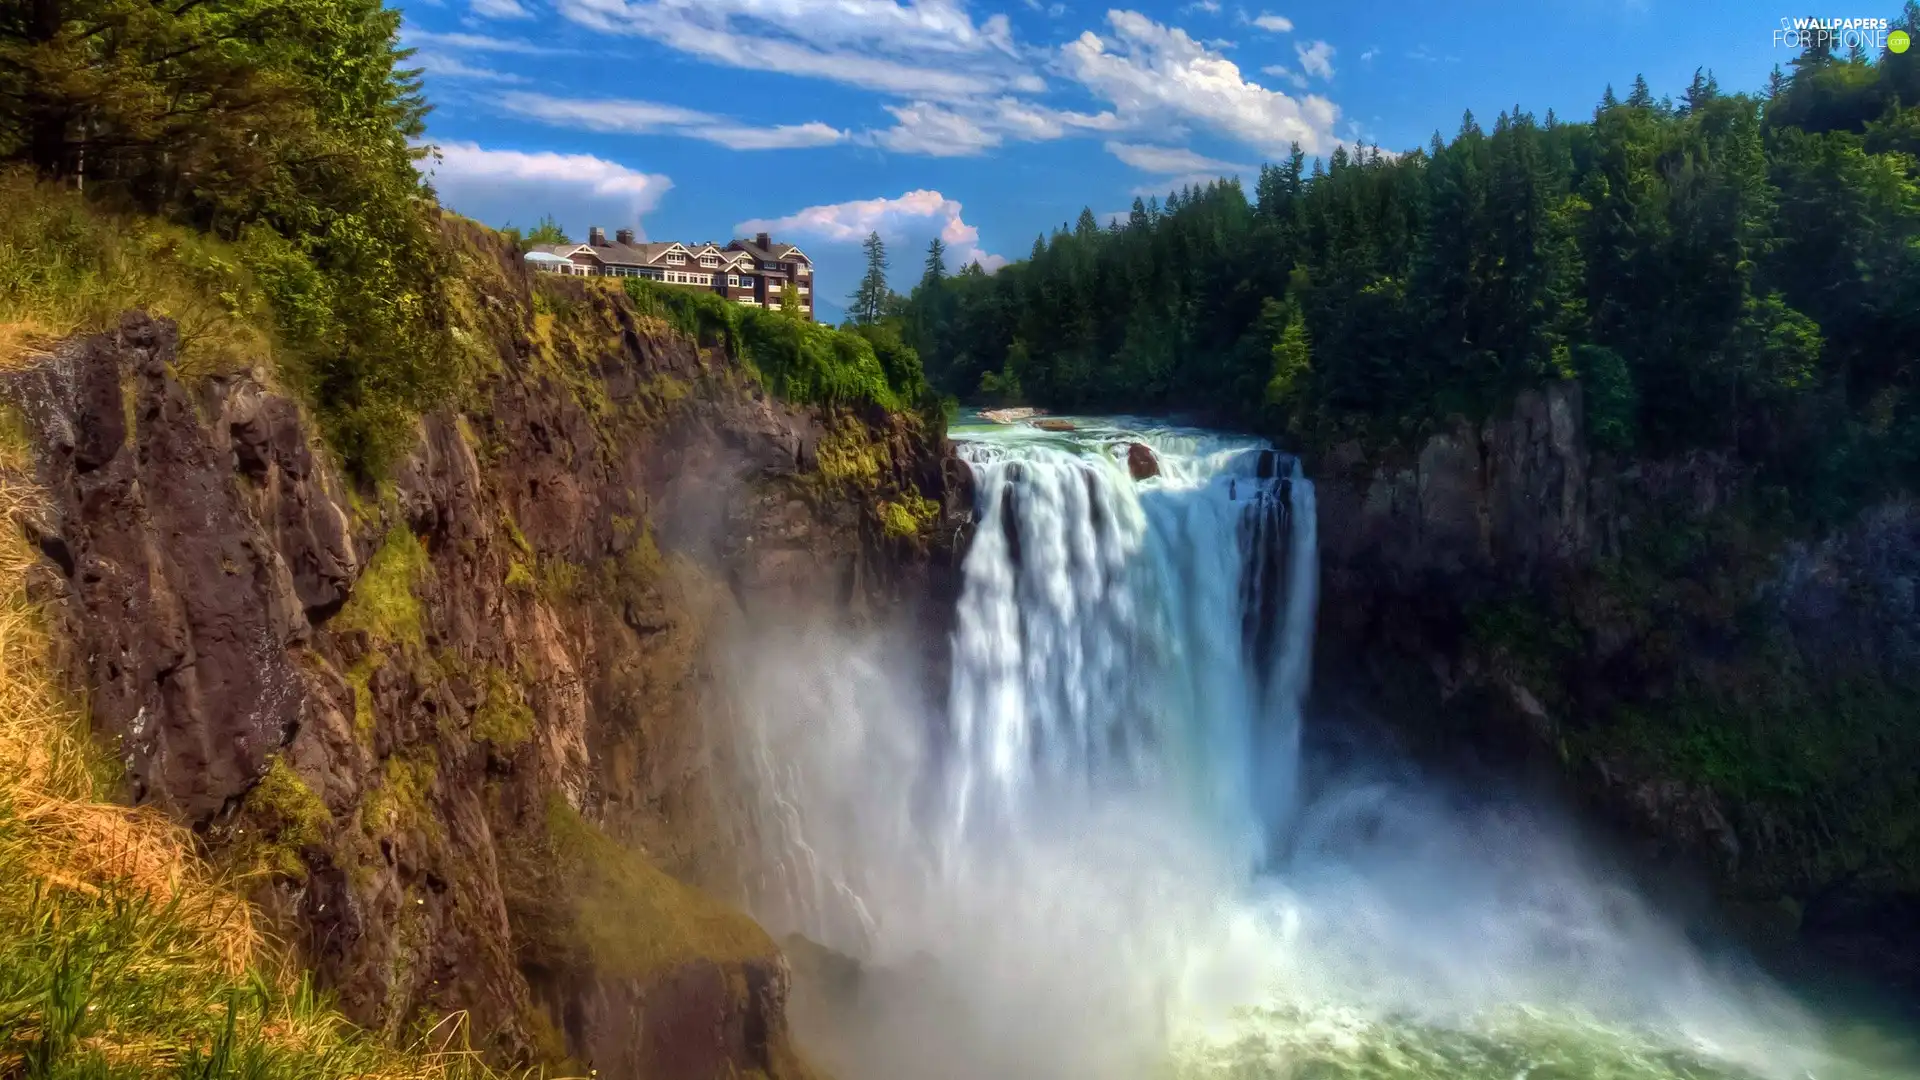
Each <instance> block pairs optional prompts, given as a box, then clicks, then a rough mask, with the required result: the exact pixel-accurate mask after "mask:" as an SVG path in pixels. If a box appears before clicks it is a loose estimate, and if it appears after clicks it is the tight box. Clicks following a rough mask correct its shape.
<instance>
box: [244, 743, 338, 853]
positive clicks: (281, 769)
mask: <svg viewBox="0 0 1920 1080" xmlns="http://www.w3.org/2000/svg"><path fill="white" fill-rule="evenodd" d="M245 809H246V817H247V818H248V819H249V820H251V821H253V822H254V825H255V828H256V829H257V830H259V832H258V833H256V835H255V836H254V837H253V838H252V839H253V842H252V843H246V844H244V845H243V849H244V850H245V851H246V852H247V854H248V855H249V856H250V858H249V859H248V861H250V862H252V863H254V864H255V865H258V866H262V867H264V868H266V869H268V870H270V871H271V872H273V873H276V874H284V875H286V876H288V877H294V878H301V879H304V878H305V877H306V876H307V867H306V863H305V862H304V861H303V860H302V859H301V857H300V856H301V852H303V851H305V850H306V849H308V848H316V847H319V846H321V845H322V844H323V843H324V842H325V841H326V837H327V833H328V830H329V828H330V826H331V825H332V823H333V819H332V816H331V815H329V814H328V813H327V805H326V803H323V802H321V801H320V796H318V795H316V794H314V792H313V789H312V788H310V787H308V786H307V783H306V781H304V780H302V779H300V774H299V773H297V772H294V771H293V766H291V765H288V764H287V761H286V759H285V758H283V757H279V756H275V757H274V759H273V762H272V764H271V765H269V766H268V767H267V773H266V775H265V776H262V777H261V778H260V782H259V783H257V784H255V785H254V786H253V790H252V791H249V792H248V793H247V798H246V806H245Z"/></svg>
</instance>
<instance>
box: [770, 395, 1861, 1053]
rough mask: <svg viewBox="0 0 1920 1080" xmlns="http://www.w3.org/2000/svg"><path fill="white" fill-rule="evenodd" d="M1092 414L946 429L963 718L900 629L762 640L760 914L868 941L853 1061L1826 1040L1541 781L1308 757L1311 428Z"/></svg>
mask: <svg viewBox="0 0 1920 1080" xmlns="http://www.w3.org/2000/svg"><path fill="white" fill-rule="evenodd" d="M1075 423H1076V430H1074V431H1073V432H1071V433H1053V432H1041V431H1038V430H1035V429H1032V428H1016V427H991V428H988V427H979V428H969V429H962V430H959V431H956V437H957V438H959V439H961V440H964V441H963V442H962V443H961V449H960V452H961V454H962V456H963V457H964V458H965V460H966V461H967V462H968V463H969V465H970V466H971V467H972V469H973V471H974V478H975V487H976V491H977V493H978V494H977V508H976V533H975V536H974V539H973V542H972V546H971V548H970V550H969V552H968V555H967V557H966V562H965V564H964V587H963V591H962V595H961V597H960V600H959V609H958V611H957V612H956V629H955V632H954V639H953V656H952V673H951V685H950V696H949V702H948V708H947V711H946V715H945V717H944V718H938V717H929V716H924V715H919V714H918V712H917V711H916V710H915V709H914V708H912V707H911V706H909V705H908V704H907V703H908V702H911V701H913V700H914V699H915V696H914V695H913V694H912V693H910V692H908V688H909V687H910V686H911V685H912V679H913V678H914V673H913V672H912V671H911V668H910V665H909V664H908V663H907V662H906V661H905V660H904V658H903V657H902V656H901V655H900V652H899V650H897V649H894V648H893V647H891V645H890V644H889V643H888V642H887V641H886V640H885V639H878V640H874V641H866V642H848V641H843V640H836V639H832V638H831V637H829V636H826V635H822V634H820V633H818V632H814V633H810V634H806V635H801V636H796V637H793V638H790V639H783V640H779V641H773V640H767V639H765V638H762V639H759V640H756V641H754V642H753V643H752V645H751V647H750V648H748V649H743V650H741V652H740V655H741V656H743V657H750V658H751V662H750V663H745V664H743V665H742V666H741V667H740V669H739V670H738V672H737V678H736V680H735V685H736V686H737V687H738V689H739V693H740V698H741V700H740V702H739V704H740V705H741V706H742V712H743V717H744V719H745V721H746V723H745V724H744V728H745V735H746V737H747V739H748V740H749V749H750V751H751V752H750V754H749V755H748V756H749V758H750V760H752V761H754V762H756V763H757V766H758V770H757V771H758V775H757V782H758V791H757V796H758V805H759V808H760V809H759V820H758V822H757V828H756V830H755V831H756V833H757V835H758V836H759V838H760V840H761V842H762V843H763V845H765V848H766V852H765V858H764V859H763V868H764V873H763V875H762V876H761V878H760V879H759V880H758V882H757V884H756V888H755V898H754V899H755V907H756V913H757V914H758V915H760V917H761V918H762V919H763V920H764V921H766V922H767V923H768V924H769V925H770V927H771V928H773V929H774V930H775V931H776V932H799V933H802V934H805V935H806V936H807V937H809V938H811V939H813V940H815V941H818V942H820V943H822V944H824V945H827V946H829V947H831V948H833V949H837V950H839V951H842V952H845V953H847V954H849V955H852V956H854V957H857V958H858V959H859V960H860V961H861V962H862V963H863V964H864V965H865V966H866V970H867V972H868V975H867V977H866V978H864V979H863V980H862V983H861V985H862V987H863V989H862V991H861V992H860V993H858V994H857V995H855V1000H853V1001H852V1002H851V1003H850V1004H844V1005H843V1007H842V1009H841V1011H840V1012H839V1013H837V1014H836V1015H835V1016H834V1017H833V1018H832V1023H831V1029H832V1030H831V1031H830V1032H829V1033H828V1036H827V1042H826V1043H825V1045H826V1046H827V1056H828V1059H829V1060H828V1061H827V1064H829V1065H830V1066H831V1067H832V1068H833V1069H834V1070H835V1071H836V1073H837V1074H839V1075H842V1076H845V1077H854V1078H864V1077H874V1078H878V1077H888V1078H902V1077H906V1078H928V1080H936V1078H953V1080H962V1078H968V1080H986V1078H989V1077H992V1078H1026V1077H1032V1078H1040V1077H1088V1076H1101V1077H1135V1076H1138V1077H1169V1076H1176V1077H1188V1076H1190V1077H1195V1078H1198V1077H1212V1076H1220V1077H1225V1076H1234V1077H1261V1076H1273V1077H1290V1076H1298V1075H1305V1074H1312V1075H1352V1076H1428V1075H1431V1076H1436V1077H1438V1076H1449V1077H1451V1076H1486V1077H1489V1078H1493V1077H1498V1078H1500V1080H1509V1078H1511V1077H1515V1076H1526V1075H1532V1074H1535V1073H1537V1074H1538V1075H1549V1074H1551V1075H1557V1076H1591V1075H1606V1076H1622V1077H1625V1076H1647V1077H1658V1076H1689V1077H1693V1076H1749V1075H1751V1076H1766V1077H1773V1076H1794V1077H1800V1076H1805V1075H1817V1076H1823V1077H1824V1076H1828V1075H1840V1073H1838V1072H1835V1071H1833V1063H1832V1062H1829V1061H1827V1060H1826V1059H1825V1058H1824V1057H1823V1055H1822V1054H1820V1053H1819V1051H1818V1040H1817V1038H1816V1037H1815V1035H1814V1033H1813V1032H1812V1030H1811V1028H1810V1026H1809V1024H1808V1023H1807V1022H1806V1021H1805V1020H1804V1018H1803V1017H1802V1016H1801V1015H1800V1013H1799V1012H1798V1011H1797V1010H1796V1009H1795V1008H1794V1007H1793V1006H1792V1005H1791V1003H1790V1002H1788V1001H1787V1000H1786V999H1785V998H1783V997H1781V996H1780V995H1778V994H1776V993H1774V992H1773V991H1771V990H1770V989H1768V988H1767V987H1766V986H1765V985H1763V984H1761V983H1760V982H1759V981H1758V980H1755V979H1753V978H1747V979H1744V980H1739V981H1736V980H1732V979H1730V978H1728V977H1724V976H1722V975H1719V974H1716V973H1715V972H1714V971H1712V970H1710V969H1709V967H1708V966H1707V965H1706V964H1705V963H1704V962H1703V961H1701V960H1700V959H1699V958H1698V957H1697V956H1696V955H1695V953H1694V952H1693V950H1692V949H1690V948H1689V947H1688V945H1687V943H1686V942H1685V941H1684V939H1683V938H1682V937H1681V936H1680V935H1678V934H1677V933H1675V932H1674V931H1672V930H1671V929H1669V928H1668V927H1667V926H1666V924H1664V923H1663V922H1662V921H1661V920H1660V919H1659V918H1657V917H1656V916H1655V915H1654V913H1652V912H1650V911H1649V910H1648V909H1647V908H1646V906H1645V904H1644V903H1643V902H1642V901H1641V900H1640V899H1639V898H1638V897H1637V896H1636V895H1634V894H1633V892H1632V891H1631V890H1629V889H1627V888H1624V887H1622V886H1621V885H1619V884H1618V883H1616V882H1613V881H1611V880H1609V879H1608V877H1607V876H1606V875H1604V874H1601V873H1599V872H1597V871H1596V870H1594V869H1593V868H1592V867H1591V866H1590V865H1589V864H1588V863H1587V862H1586V861H1585V860H1583V859H1582V858H1581V857H1580V855H1579V854H1578V852H1577V849H1576V848H1575V846H1574V845H1573V844H1571V843H1570V842H1569V841H1568V839H1567V838H1566V837H1564V836H1563V835H1560V834H1559V833H1558V832H1556V830H1555V829H1554V828H1553V827H1552V826H1551V824H1550V823H1549V822H1547V821H1545V820H1543V819H1542V818H1540V817H1539V816H1537V815H1535V814H1531V813H1528V812H1526V811H1525V809H1524V808H1521V807H1517V806H1515V805H1512V804H1509V803H1502V802H1499V801H1497V800H1491V799H1486V798H1480V799H1465V798H1460V797H1458V796H1456V795H1455V794H1453V793H1450V792H1448V791H1447V790H1446V789H1445V788H1443V787H1442V786H1440V785H1438V784H1436V783H1434V782H1432V781H1430V780H1426V779H1423V778H1422V777H1421V776H1419V775H1418V774H1417V773H1416V772H1414V771H1413V770H1411V769H1410V768H1409V767H1408V766H1406V765H1405V764H1404V763H1400V762H1397V761H1395V760H1394V759H1392V758H1390V757H1384V756H1381V755H1371V756H1368V755H1362V756H1360V757H1358V758H1357V759H1356V758H1354V757H1353V756H1352V755H1348V757H1347V758H1346V759H1344V760H1343V761H1342V763H1340V764H1339V765H1338V766H1332V765H1326V764H1320V763H1315V762H1313V761H1311V760H1308V761H1303V759H1302V752H1301V746H1302V741H1301V726H1302V714H1301V709H1302V703H1303V701H1304V700H1305V697H1306V691H1307V688H1308V687H1307V681H1308V675H1309V671H1310V669H1311V662H1310V661H1311V643H1312V628H1313V620H1314V616H1315V586H1316V579H1317V566H1316V537H1315V511H1314V501H1313V486H1312V484H1311V482H1310V481H1309V480H1308V479H1307V478H1306V477H1305V476H1304V475H1303V474H1302V472H1301V469H1300V467H1299V465H1298V463H1297V462H1295V461H1294V460H1293V459H1292V458H1291V457H1289V456H1287V455H1285V454H1282V453H1279V452H1277V451H1275V450H1274V449H1273V448H1271V447H1269V446H1267V445H1266V444H1263V443H1260V442H1257V441H1255V440H1251V439H1244V438H1229V437H1223V436H1218V435H1212V434H1208V433H1205V432H1198V431H1192V430H1183V429H1167V428H1159V427H1154V426H1151V425H1146V424H1138V423H1127V422H1120V421H1085V420H1081V421H1076V422H1075ZM1135 442H1138V443H1143V444H1145V445H1146V446H1147V447H1149V448H1151V450H1152V452H1153V454H1154V455H1155V457H1156V458H1157V460H1158V465H1159V475H1157V476H1154V477H1151V478H1148V479H1144V480H1135V479H1134V478H1133V476H1132V474H1131V472H1130V471H1129V468H1128V460H1127V459H1128V447H1129V445H1130V444H1132V443H1135ZM802 1004H804V1002H803V1003H802ZM803 1019H804V1017H803Z"/></svg>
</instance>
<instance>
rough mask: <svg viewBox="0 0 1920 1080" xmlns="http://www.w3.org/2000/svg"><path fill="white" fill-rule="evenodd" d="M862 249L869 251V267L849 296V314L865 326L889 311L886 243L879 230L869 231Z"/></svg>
mask: <svg viewBox="0 0 1920 1080" xmlns="http://www.w3.org/2000/svg"><path fill="white" fill-rule="evenodd" d="M860 249H861V251H862V252H864V253H865V254H866V257H867V270H866V273H864V274H862V275H861V276H860V284H859V285H858V286H856V287H855V288H854V290H853V295H852V296H851V297H849V298H848V302H847V315H848V316H849V317H850V318H852V319H853V321H854V322H856V323H859V324H860V325H862V326H871V325H873V324H875V323H877V322H879V321H880V317H881V316H882V315H884V314H886V308H887V245H886V243H885V241H883V240H881V239H880V234H879V233H878V232H870V233H868V234H867V239H866V240H865V241H864V242H863V243H862V244H861V245H860Z"/></svg>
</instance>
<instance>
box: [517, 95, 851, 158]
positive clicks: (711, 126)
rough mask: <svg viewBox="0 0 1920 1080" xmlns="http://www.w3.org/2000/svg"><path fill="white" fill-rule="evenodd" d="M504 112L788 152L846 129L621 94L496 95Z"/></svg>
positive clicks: (830, 139)
mask: <svg viewBox="0 0 1920 1080" xmlns="http://www.w3.org/2000/svg"><path fill="white" fill-rule="evenodd" d="M498 100H499V104H500V107H501V108H503V109H506V110H507V111H508V112H511V113H514V114H516V115H519V116H525V117H528V118H529V119H533V120H538V121H540V122H542V123H546V124H551V125H553V126H555V127H567V128H577V129H580V130H584V131H601V132H617V133H620V134H623V135H680V136H684V137H686V138H690V139H703V140H705V141H707V142H711V143H717V144H719V145H722V146H729V147H732V148H733V149H736V150H790V149H795V148H799V147H807V146H830V145H832V144H834V143H839V142H845V141H847V139H848V135H847V133H846V132H844V131H841V130H839V129H838V128H835V127H832V126H830V125H828V124H822V123H819V122H811V123H805V124H779V125H773V126H767V127H759V126H754V125H751V124H742V123H739V122H737V121H734V120H730V119H728V118H726V117H721V116H715V115H713V114H712V113H705V112H701V111H699V110H698V109H688V108H684V107H682V106H679V105H667V104H664V103H662V102H657V101H635V100H631V99H623V98H560V97H551V96H549V95H546V94H534V93H526V92H523V91H514V92H510V93H506V94H502V95H500V97H499V99H498Z"/></svg>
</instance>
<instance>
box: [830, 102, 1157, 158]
mask: <svg viewBox="0 0 1920 1080" xmlns="http://www.w3.org/2000/svg"><path fill="white" fill-rule="evenodd" d="M886 108H887V111H888V112H890V113H892V114H893V118H894V120H895V124H894V126H893V127H891V128H888V129H885V130H883V131H876V132H872V133H870V134H869V135H868V136H866V137H865V138H866V139H867V140H868V141H871V142H872V143H873V144H874V145H876V146H879V147H882V148H884V149H887V150H892V151H894V152H896V153H903V154H925V155H927V156H930V157H970V156H973V155H975V154H980V153H983V152H985V151H987V150H990V149H992V148H994V147H997V146H1000V145H1002V144H1003V143H1006V142H1010V141H1011V142H1042V141H1046V140H1050V139H1058V138H1061V137H1063V136H1065V135H1067V134H1068V133H1070V132H1073V131H1115V130H1118V129H1119V128H1120V126H1121V124H1120V119H1119V118H1118V117H1117V116H1115V115H1114V114H1113V113H1111V112H1103V113H1097V114H1095V113H1081V112H1073V111H1070V110H1065V109H1051V108H1048V107H1046V106H1044V105H1038V104H1035V103H1034V102H1030V101H1022V100H1020V99H1019V98H1014V97H1002V98H997V99H994V100H992V101H985V102H975V103H965V104H953V105H946V104H939V103H936V102H928V101H914V102H910V103H908V104H905V105H889V106H887V107H886Z"/></svg>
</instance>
